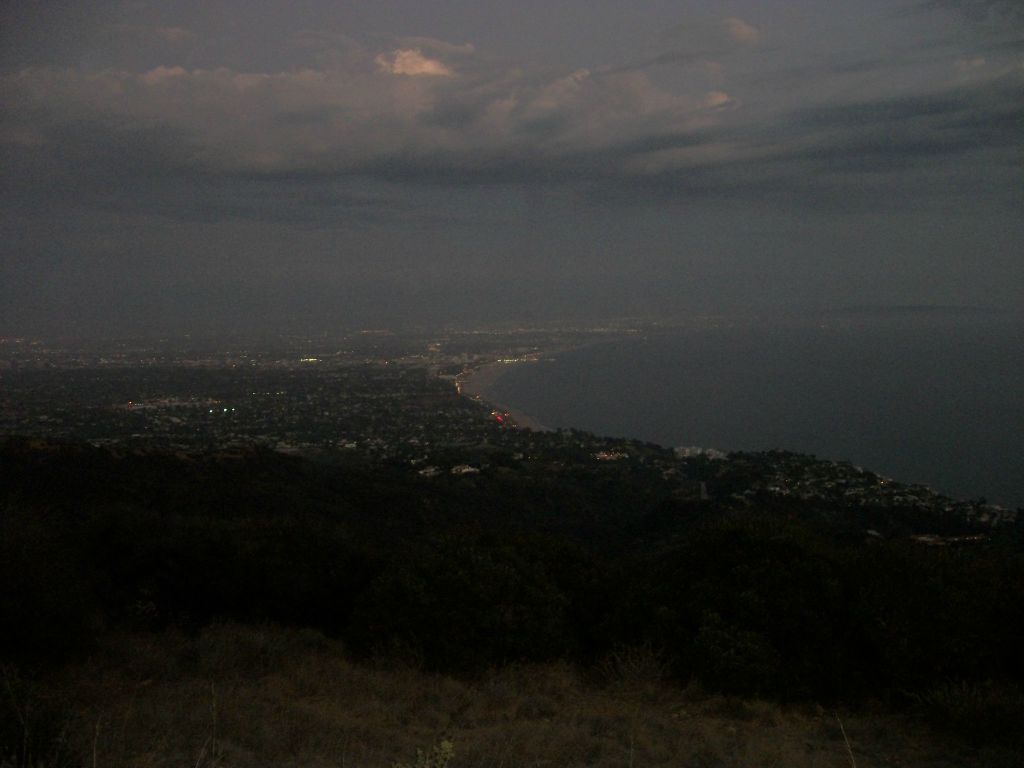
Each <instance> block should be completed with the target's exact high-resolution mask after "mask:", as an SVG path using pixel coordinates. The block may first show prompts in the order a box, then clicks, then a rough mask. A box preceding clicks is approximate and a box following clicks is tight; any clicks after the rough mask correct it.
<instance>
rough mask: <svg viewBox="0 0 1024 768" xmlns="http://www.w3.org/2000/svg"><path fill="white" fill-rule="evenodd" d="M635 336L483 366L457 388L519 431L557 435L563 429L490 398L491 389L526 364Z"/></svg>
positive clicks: (619, 336) (465, 374)
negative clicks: (509, 419)
mask: <svg viewBox="0 0 1024 768" xmlns="http://www.w3.org/2000/svg"><path fill="white" fill-rule="evenodd" d="M634 335H635V332H629V331H627V332H618V333H613V334H609V335H608V336H605V337H603V338H588V339H585V340H580V341H579V342H578V343H575V344H562V345H560V346H555V347H551V348H549V349H538V350H536V351H534V352H531V353H529V354H528V355H524V356H523V357H517V358H504V359H499V360H491V361H489V362H483V363H479V364H476V365H475V366H474V367H472V368H470V369H469V370H467V371H463V372H462V373H460V374H459V375H458V376H456V377H455V387H456V390H457V391H458V393H459V394H460V395H463V396H465V397H468V398H470V399H473V400H476V401H478V402H481V403H486V404H488V405H490V406H492V407H493V408H495V409H496V410H501V411H504V412H505V413H508V414H509V415H510V416H511V417H512V422H513V426H514V427H515V428H517V429H529V430H532V431H534V432H557V431H558V429H560V428H559V427H549V426H547V425H545V424H542V423H541V422H540V421H538V420H537V419H536V418H534V417H533V416H531V415H530V414H529V413H527V412H526V411H523V410H521V409H519V408H516V407H513V406H509V405H508V404H506V403H502V402H499V401H497V400H495V399H494V398H493V397H491V396H490V394H489V389H490V388H491V387H492V386H494V384H495V383H496V382H497V381H498V379H500V378H501V377H502V376H504V375H505V374H506V373H508V371H509V367H510V366H514V365H522V364H531V365H536V364H537V363H542V362H550V361H552V360H554V359H555V356H556V355H561V354H564V353H566V352H575V351H576V350H580V349H586V348H588V347H593V346H599V345H601V344H610V343H614V342H617V341H622V340H623V339H626V338H629V337H631V336H634Z"/></svg>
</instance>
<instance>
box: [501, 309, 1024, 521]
mask: <svg viewBox="0 0 1024 768" xmlns="http://www.w3.org/2000/svg"><path fill="white" fill-rule="evenodd" d="M485 395H486V396H487V397H489V398H492V399H494V400H495V401H498V402H501V403H506V404H509V405H511V406H513V407H515V408H517V409H520V410H522V411H524V412H526V413H528V414H530V415H531V416H533V417H534V418H535V419H536V420H537V421H539V422H541V423H542V424H545V425H547V426H549V427H552V428H554V427H575V428H579V429H584V430H587V431H591V432H595V433H597V434H600V435H608V436H617V437H631V438H638V439H641V440H645V441H649V442H653V443H658V444H660V445H665V446H684V445H685V446H703V447H711V448H718V449H721V450H727V451H736V450H768V449H773V448H780V449H787V450H793V451H799V452H802V453H810V454H815V455H817V456H818V457H819V458H826V459H835V460H848V461H852V462H853V463H854V464H857V465H860V466H864V467H867V468H869V469H872V470H874V471H876V472H879V473H881V474H883V475H887V476H890V477H894V478H896V479H897V480H900V481H903V482H914V483H922V484H925V485H928V486H930V487H932V488H934V489H935V490H937V491H940V492H942V493H946V494H949V495H952V496H954V497H959V498H978V497H985V498H986V499H987V500H988V501H990V502H992V503H997V504H1002V505H1004V506H1011V507H1017V506H1024V324H1022V323H1021V322H1020V321H1019V319H1013V320H1006V319H1003V318H999V317H997V318H982V319H980V320H979V319H977V318H968V319H963V318H953V319H940V320H938V321H936V320H935V319H934V318H928V319H927V320H926V321H919V320H916V319H911V320H910V321H907V320H905V319H897V320H894V321H889V320H882V321H877V322H876V321H870V322H860V321H857V322H848V321H840V322H829V323H814V324H809V323H806V324H793V323H784V324H771V323H767V324H756V323H749V322H748V323H738V324H734V325H731V326H728V327H708V326H706V325H705V326H700V327H691V328H681V329H676V330H673V331H671V332H665V331H653V332H649V333H645V334H638V335H637V336H636V337H633V338H628V339H624V340H618V341H615V342H610V343H606V344H599V345H595V346H591V347H585V348H581V349H577V350H572V351H569V352H566V353H562V354H560V355H559V356H558V357H557V358H555V359H554V360H552V361H548V362H540V363H536V364H524V365H519V366H509V370H508V372H507V373H505V374H504V375H502V376H501V377H500V378H498V379H497V380H496V381H495V382H493V384H491V386H490V387H489V388H488V390H487V391H486V393H485Z"/></svg>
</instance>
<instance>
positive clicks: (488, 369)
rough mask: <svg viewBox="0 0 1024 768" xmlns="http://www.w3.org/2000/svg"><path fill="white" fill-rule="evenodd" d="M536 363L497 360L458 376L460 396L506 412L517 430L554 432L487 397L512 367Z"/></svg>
mask: <svg viewBox="0 0 1024 768" xmlns="http://www.w3.org/2000/svg"><path fill="white" fill-rule="evenodd" d="M537 362H538V361H537V360H532V359H527V360H517V361H515V362H504V361H501V360H498V361H495V362H493V363H485V364H484V365H481V366H478V367H476V368H473V369H472V370H470V371H467V372H465V373H463V374H460V375H459V376H458V377H457V378H456V384H457V385H458V387H459V393H460V394H463V395H465V396H466V397H472V398H474V399H476V400H480V401H481V402H484V403H487V404H489V405H490V406H492V407H493V408H494V409H495V410H497V411H505V412H507V413H508V414H509V415H510V416H511V417H512V422H513V424H514V425H515V426H516V427H518V428H519V429H530V430H533V431H534V432H552V431H554V430H552V429H551V428H550V427H546V426H544V425H543V424H541V423H540V422H539V421H537V420H536V419H535V418H533V417H532V416H530V415H529V414H528V413H524V412H523V411H520V410H518V409H517V408H512V407H510V406H508V405H506V404H505V403H499V402H497V401H496V400H494V399H492V398H491V397H489V396H488V390H489V389H490V388H491V387H492V386H493V385H494V383H495V382H496V381H497V380H498V379H500V378H501V377H502V376H503V375H504V374H505V373H507V372H508V371H509V369H510V368H511V367H512V366H515V365H536V363H537Z"/></svg>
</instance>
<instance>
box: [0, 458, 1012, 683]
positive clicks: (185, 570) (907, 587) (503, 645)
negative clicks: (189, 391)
mask: <svg viewBox="0 0 1024 768" xmlns="http://www.w3.org/2000/svg"><path fill="white" fill-rule="evenodd" d="M608 464H609V465H608V466H607V467H604V466H603V465H602V466H600V467H597V468H596V469H587V470H585V471H584V470H582V469H579V468H578V467H577V468H573V465H572V464H571V462H570V461H569V460H568V459H567V460H566V461H565V462H564V463H563V464H562V465H559V464H558V462H550V461H548V462H546V463H545V464H544V465H543V466H539V465H535V464H531V463H520V464H516V463H513V462H504V463H502V462H501V461H498V460H495V461H494V462H493V463H492V465H489V466H487V467H485V469H484V471H481V472H479V473H473V474H467V475H465V476H458V475H452V474H450V473H445V474H442V475H441V476H439V477H435V478H431V479H427V478H424V477H421V476H419V475H418V474H417V473H416V472H410V471H409V469H408V467H401V466H397V465H396V466H386V465H379V466H369V465H358V464H353V465H352V466H336V465H327V464H318V463H313V462H309V461H306V460H302V459H298V458H295V457H288V456H282V455H280V454H276V453H273V452H270V451H265V450H256V449H254V450H251V451H243V452H238V453H235V454H231V455H228V454H210V455H202V456H201V455H187V456H186V455H181V454H177V455H176V454H166V453H118V452H115V451H111V450H108V449H98V448H93V447H89V446H85V445H78V444H56V443H38V442H36V443H32V442H29V441H26V440H19V439H10V440H7V441H6V442H4V443H3V444H2V445H0V515H2V519H0V534H2V535H0V590H2V592H0V623H2V624H3V626H4V627H5V628H10V629H9V631H5V633H4V635H3V638H2V640H0V643H2V655H3V657H4V658H7V659H10V660H16V661H19V662H20V663H49V662H53V661H55V660H58V659H61V658H67V657H68V656H69V655H74V654H77V653H81V652H83V651H85V650H87V649H88V647H89V646H90V644H91V642H92V641H93V638H95V637H96V636H97V633H100V632H102V631H103V628H104V627H108V626H111V625H116V624H127V625H135V626H139V625H141V626H143V627H151V628H154V629H160V628H162V627H167V626H172V625H173V626H177V627H181V628H184V629H186V630H187V631H194V630H196V629H198V628H200V627H202V626H204V625H206V624H208V623H209V622H210V621H212V620H214V619H233V620H237V621H242V622H267V621H273V622H277V623H282V624H287V625H294V626H310V627H315V628H318V629H320V630H322V631H325V632H327V633H329V634H331V635H333V636H336V637H339V638H341V639H343V640H344V641H345V643H346V645H347V647H349V648H350V649H351V650H352V651H353V652H354V653H356V654H357V655H363V656H370V655H373V656H380V655H384V656H398V657H401V658H403V659H406V660H412V661H415V662H417V663H420V664H422V665H424V666H425V667H426V668H428V669H435V670H441V671H448V672H455V673H460V674H464V673H476V672H478V671H479V670H482V669H485V668H487V667H491V666H494V665H500V664H502V663H505V662H511V661H519V660H527V661H543V660H546V659H552V658H566V659H570V660H574V661H578V662H581V663H590V662H593V661H594V660H597V659H600V658H602V657H605V656H606V655H607V654H608V653H609V652H612V651H614V650H615V649H618V648H623V647H630V646H632V647H639V646H645V647H650V648H652V649H654V650H656V651H657V652H658V653H660V654H661V655H662V656H663V658H665V659H666V660H667V663H668V664H669V668H670V672H671V674H672V675H673V676H674V677H676V678H677V679H679V680H686V679H691V678H697V679H699V680H700V681H701V682H702V683H703V684H705V685H706V686H708V687H709V688H712V689H717V690H722V691H731V692H741V693H762V694H768V695H771V696H775V697H783V698H807V697H814V698H819V699H821V698H832V699H834V698H847V699H851V698H858V697H864V696H869V697H875V696H892V695H895V696H897V697H905V696H908V695H915V692H916V693H922V694H923V693H925V692H927V691H928V690H930V689H931V688H932V687H933V686H934V685H936V684H938V683H944V682H947V681H950V680H952V681H967V682H968V683H972V684H975V683H976V684H979V685H980V684H983V683H985V684H987V682H986V681H996V682H999V683H1000V684H1001V685H1002V684H1005V685H1008V686H1011V688H1012V687H1013V686H1017V685H1019V684H1020V682H1021V680H1022V678H1024V663H1022V656H1021V654H1020V638H1019V636H1017V634H1016V632H1015V630H1014V629H1012V628H1014V627H1019V626H1024V600H1022V597H1024V547H1022V539H1021V535H1020V532H1019V529H1018V528H1017V527H1016V526H1003V527H1001V528H999V529H998V530H994V531H992V532H990V533H989V534H988V535H986V536H985V537H984V538H982V539H978V540H970V541H965V542H963V543H955V542H954V543H949V544H946V545H945V546H926V545H924V544H922V543H920V542H919V541H915V540H914V539H913V538H911V537H900V536H894V537H891V538H888V539H884V540H883V539H879V538H878V537H874V536H865V535H864V534H863V532H862V531H860V530H859V529H858V528H857V526H856V525H854V524H853V523H852V522H851V520H850V519H849V518H848V516H844V515H840V514H838V513H837V514H829V510H828V509H824V508H823V507H822V502H821V500H816V501H813V502H812V501H806V502H805V501H800V500H799V499H796V498H793V499H788V500H780V499H777V498H776V499H772V500H770V501H766V502H765V503H764V504H763V505H759V504H758V503H757V502H756V501H755V502H754V503H752V504H747V505H746V506H744V507H742V508H739V509H738V508H736V506H735V505H731V504H729V503H726V502H718V501H714V500H712V501H704V502H700V501H696V500H685V499H682V500H681V499H679V498H678V497H673V496H672V494H671V493H669V491H668V490H667V489H666V488H665V487H664V486H663V485H662V484H661V479H660V478H661V475H660V474H659V473H657V472H652V471H648V470H646V469H645V468H644V465H643V464H642V463H640V464H638V465H637V466H636V467H634V468H632V469H630V468H628V467H625V466H615V464H614V463H608ZM560 466H561V468H559V467H560Z"/></svg>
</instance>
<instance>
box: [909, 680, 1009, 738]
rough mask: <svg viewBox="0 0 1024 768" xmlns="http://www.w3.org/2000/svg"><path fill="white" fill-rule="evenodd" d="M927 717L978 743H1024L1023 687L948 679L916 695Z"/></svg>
mask: <svg viewBox="0 0 1024 768" xmlns="http://www.w3.org/2000/svg"><path fill="white" fill-rule="evenodd" d="M915 698H916V699H917V702H918V705H919V706H920V708H921V710H922V711H923V714H924V715H925V717H926V718H927V719H928V721H929V722H930V723H931V724H932V725H933V726H934V727H936V728H938V729H939V730H942V731H947V732H953V733H957V734H959V735H960V736H962V737H964V738H966V739H967V740H969V741H972V742H975V743H986V742H993V741H998V742H1004V743H1012V744H1017V745H1022V746H1024V735H1022V733H1021V723H1022V722H1024V691H1022V690H1021V688H1020V686H1017V685H1013V684H1012V683H1005V682H996V681H992V680H986V681H984V682H967V681H946V682H943V683H939V684H938V685H935V686H934V687H933V688H932V689H931V690H929V691H928V692H927V693H925V694H923V695H919V696H917V697H915Z"/></svg>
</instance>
